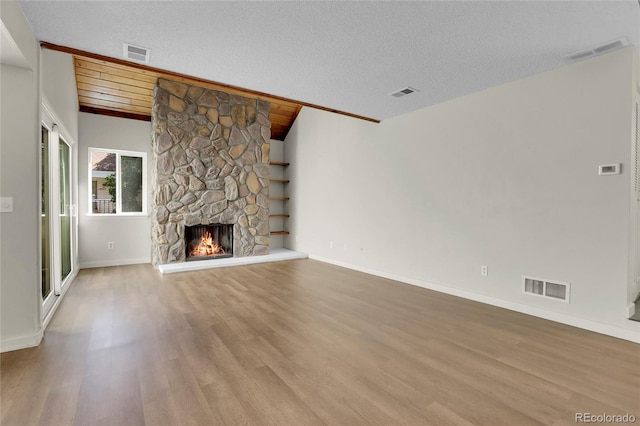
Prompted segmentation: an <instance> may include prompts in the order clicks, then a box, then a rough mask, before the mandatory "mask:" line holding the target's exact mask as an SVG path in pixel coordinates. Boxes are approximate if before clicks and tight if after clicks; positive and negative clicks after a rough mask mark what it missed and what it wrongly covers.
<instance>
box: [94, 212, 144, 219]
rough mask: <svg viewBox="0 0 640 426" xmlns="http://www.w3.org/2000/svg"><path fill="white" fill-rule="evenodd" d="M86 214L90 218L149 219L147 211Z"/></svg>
mask: <svg viewBox="0 0 640 426" xmlns="http://www.w3.org/2000/svg"><path fill="white" fill-rule="evenodd" d="M86 216H87V217H88V218H91V219H107V220H111V219H149V215H148V214H147V213H137V214H136V213H130V214H95V213H87V214H86Z"/></svg>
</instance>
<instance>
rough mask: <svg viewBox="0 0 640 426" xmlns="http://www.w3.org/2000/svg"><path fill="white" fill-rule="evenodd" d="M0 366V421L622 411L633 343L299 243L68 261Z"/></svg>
mask: <svg viewBox="0 0 640 426" xmlns="http://www.w3.org/2000/svg"><path fill="white" fill-rule="evenodd" d="M0 373H1V376H0V377H1V381H2V383H1V416H2V417H1V422H0V424H2V426H9V425H20V426H22V425H31V424H43V425H143V424H146V425H240V424H252V425H268V424H274V425H304V424H315V425H320V424H331V425H358V424H380V425H398V424H407V425H423V424H424V425H429V424H432V425H474V424H477V425H536V424H547V425H569V424H575V422H574V416H575V414H574V413H576V412H589V413H594V414H603V413H607V414H624V413H633V414H634V415H635V416H636V417H637V418H639V419H638V420H636V421H637V422H640V345H637V344H633V343H630V342H627V341H623V340H618V339H615V338H612V337H607V336H603V335H599V334H595V333H591V332H588V331H584V330H580V329H576V328H572V327H569V326H565V325H561V324H557V323H553V322H550V321H545V320H542V319H538V318H534V317H529V316H526V315H522V314H518V313H514V312H511V311H507V310H503V309H499V308H495V307H491V306H487V305H483V304H480V303H475V302H471V301H467V300H463V299H458V298H455V297H452V296H447V295H443V294H440V293H436V292H432V291H429V290H425V289H421V288H417V287H412V286H409V285H405V284H401V283H397V282H394V281H390V280H386V279H382V278H377V277H373V276H369V275H366V274H362V273H359V272H354V271H350V270H347V269H343V268H339V267H336V266H332V265H328V264H324V263H320V262H317V261H313V260H297V261H288V262H278V263H270V264H261V265H252V266H242V267H234V268H221V269H212V270H206V271H198V272H187V273H181V274H174V275H165V276H162V275H160V274H159V273H158V272H157V271H155V270H154V269H153V268H152V267H151V266H150V265H134V266H123V267H114V268H99V269H88V270H83V271H81V272H80V274H79V276H78V277H77V279H76V280H75V282H74V283H73V285H72V287H71V289H70V290H69V293H68V294H67V296H66V298H65V300H64V301H63V303H62V305H61V306H60V308H59V310H58V312H57V313H56V315H55V317H54V319H53V320H52V322H51V324H50V326H49V328H48V329H47V331H46V333H45V338H44V340H43V342H42V344H41V345H40V346H39V347H38V348H33V349H26V350H21V351H16V352H10V353H6V354H3V355H2V357H1V369H0Z"/></svg>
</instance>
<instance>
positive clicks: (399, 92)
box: [389, 87, 419, 98]
mask: <svg viewBox="0 0 640 426" xmlns="http://www.w3.org/2000/svg"><path fill="white" fill-rule="evenodd" d="M415 92H419V90H418V89H414V88H413V87H405V88H404V89H400V90H397V91H395V92H393V93H389V95H391V96H393V97H394V98H401V97H403V96H407V95H410V94H412V93H415Z"/></svg>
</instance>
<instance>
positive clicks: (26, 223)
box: [0, 1, 42, 351]
mask: <svg viewBox="0 0 640 426" xmlns="http://www.w3.org/2000/svg"><path fill="white" fill-rule="evenodd" d="M0 3H1V4H0V18H1V19H2V23H3V24H4V25H5V26H6V27H7V29H8V31H9V32H10V35H11V36H12V38H13V40H14V41H15V42H16V44H17V46H18V47H19V48H20V51H21V52H22V55H23V56H24V58H25V59H26V62H27V63H28V64H29V67H30V69H23V68H16V67H13V66H7V65H1V66H0V67H1V68H0V166H1V168H0V196H2V197H13V213H0V241H1V244H0V323H1V324H0V350H1V351H6V350H12V349H17V348H21V347H26V346H33V345H35V344H38V343H39V341H40V338H41V337H42V334H41V323H40V306H41V299H40V290H39V286H40V271H39V270H38V265H39V258H40V254H39V252H38V250H39V247H40V246H39V241H38V240H39V237H38V227H39V220H40V215H39V211H40V207H39V205H38V187H39V186H38V167H39V160H38V158H39V155H40V149H39V143H38V141H39V133H38V132H39V127H40V126H39V122H40V120H39V93H38V46H37V43H36V40H35V38H34V36H33V34H32V32H31V28H30V26H29V24H28V23H27V21H26V19H25V18H24V16H23V15H22V12H21V10H20V8H19V7H18V4H17V3H16V2H15V1H2V2H0Z"/></svg>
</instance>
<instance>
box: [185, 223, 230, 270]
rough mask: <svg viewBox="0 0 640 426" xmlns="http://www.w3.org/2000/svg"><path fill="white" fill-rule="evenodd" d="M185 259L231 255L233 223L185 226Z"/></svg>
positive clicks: (216, 257) (215, 257)
mask: <svg viewBox="0 0 640 426" xmlns="http://www.w3.org/2000/svg"><path fill="white" fill-rule="evenodd" d="M184 238H185V247H186V260H187V262H189V261H192V260H205V259H221V258H225V257H233V225H223V224H212V225H195V226H185V228H184Z"/></svg>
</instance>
